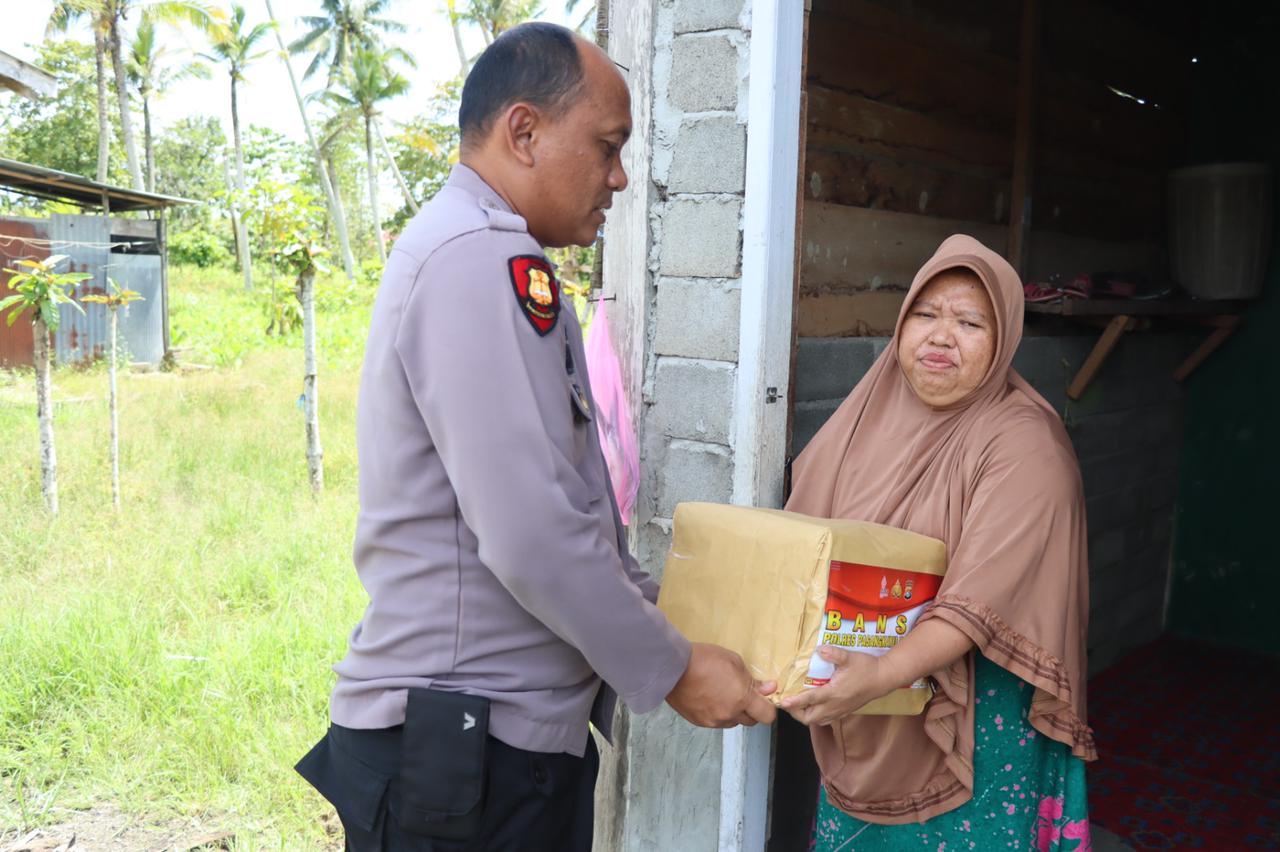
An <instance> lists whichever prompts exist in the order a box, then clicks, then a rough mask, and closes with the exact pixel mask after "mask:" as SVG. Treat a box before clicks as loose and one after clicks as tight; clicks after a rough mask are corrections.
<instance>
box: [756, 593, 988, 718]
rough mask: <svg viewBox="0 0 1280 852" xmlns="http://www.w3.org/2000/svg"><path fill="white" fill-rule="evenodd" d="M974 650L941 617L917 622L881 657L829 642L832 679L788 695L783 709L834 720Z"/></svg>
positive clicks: (826, 651) (825, 651)
mask: <svg viewBox="0 0 1280 852" xmlns="http://www.w3.org/2000/svg"><path fill="white" fill-rule="evenodd" d="M971 650H973V640H971V639H970V638H969V637H968V636H967V635H965V633H964V632H963V631H961V630H960V629H959V628H958V627H954V626H952V625H950V624H948V623H947V622H945V621H943V620H942V619H941V618H933V619H929V620H928V621H923V622H921V623H919V624H917V625H916V626H915V627H913V628H911V631H910V632H909V633H908V634H907V635H906V637H905V638H904V639H903V640H902V641H901V642H899V643H898V644H897V645H896V646H895V647H894V648H893V649H892V650H890V651H889V652H888V653H887V654H885V655H884V656H882V657H873V656H871V655H870V654H859V653H857V652H850V651H846V650H845V649H843V648H837V647H835V646H833V645H824V646H822V647H821V648H819V649H818V653H819V654H820V655H821V656H822V659H824V660H826V661H827V662H829V663H832V664H833V665H835V667H836V673H835V674H834V675H833V676H832V678H831V682H830V683H828V684H827V685H826V686H818V687H814V688H813V689H809V690H806V691H805V692H804V693H802V694H800V695H796V696H793V697H791V698H788V699H786V700H784V701H783V702H782V709H783V710H786V711H787V712H788V713H790V714H791V715H792V716H793V717H795V719H796V721H797V722H801V723H803V724H805V725H830V724H831V723H832V722H834V721H836V720H837V719H841V718H844V717H845V716H848V715H849V714H850V713H852V712H853V711H855V710H857V709H859V708H861V707H863V706H865V705H866V704H867V703H868V702H871V701H874V700H876V699H877V698H879V697H881V696H882V695H888V694H889V693H890V692H892V691H893V690H895V689H897V688H898V687H900V686H907V685H909V684H911V683H914V682H915V681H916V680H917V679H919V678H922V677H924V676H925V675H927V674H930V673H932V672H936V671H938V670H939V669H944V668H946V667H947V666H949V665H951V663H953V662H955V661H956V660H958V659H960V658H961V657H963V656H964V655H965V654H967V653H969V652H970V651H971Z"/></svg>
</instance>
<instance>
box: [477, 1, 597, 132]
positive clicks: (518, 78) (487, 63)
mask: <svg viewBox="0 0 1280 852" xmlns="http://www.w3.org/2000/svg"><path fill="white" fill-rule="evenodd" d="M582 79H583V71H582V57H581V56H579V55H578V45H577V43H576V39H575V37H574V35H573V32H572V31H570V30H569V29H566V28H565V27H562V26H559V25H557V24H548V23H543V22H541V21H535V22H532V23H527V24H521V25H520V26H518V27H512V28H511V29H509V30H507V31H506V32H504V33H503V34H502V35H500V36H498V37H497V38H496V39H494V41H493V44H491V45H489V46H488V47H487V48H485V51H484V53H482V54H480V58H479V59H477V60H476V64H475V65H474V66H473V67H472V68H471V73H470V74H468V75H467V82H466V83H465V84H464V85H463V87H462V104H461V106H460V107H459V108H458V129H459V130H461V131H462V142H463V144H464V145H465V144H467V143H468V142H476V141H479V140H480V139H481V138H482V137H484V136H485V135H486V134H487V133H488V132H489V129H490V128H491V127H492V126H493V122H494V120H495V119H496V118H497V117H498V116H499V115H501V114H502V112H503V111H504V110H506V109H507V107H509V106H511V105H512V104H514V103H516V102H518V101H524V102H525V103H529V104H532V105H533V106H536V107H538V108H539V109H545V110H550V111H553V112H555V111H558V110H562V109H564V108H565V107H566V106H568V105H569V103H570V101H571V100H572V98H573V96H574V95H575V94H576V93H577V91H578V89H579V88H580V87H581V85H582Z"/></svg>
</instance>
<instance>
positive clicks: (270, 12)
mask: <svg viewBox="0 0 1280 852" xmlns="http://www.w3.org/2000/svg"><path fill="white" fill-rule="evenodd" d="M266 4H267V17H268V18H269V19H270V20H271V29H272V30H274V32H275V36H276V44H278V45H279V46H280V61H281V62H283V63H284V67H285V70H287V71H288V72H289V85H290V86H292V88H293V99H294V100H295V101H296V102H297V104H298V113H299V114H300V115H301V116H302V127H303V129H305V130H306V131H307V142H309V143H310V144H311V154H312V156H313V157H315V160H316V172H317V173H318V174H319V175H320V186H321V188H323V189H324V197H325V201H326V202H327V204H328V206H329V216H330V218H331V219H332V220H333V227H334V230H336V231H337V232H338V247H339V248H340V249H341V251H342V268H343V270H344V271H345V272H346V273H347V280H348V281H350V282H352V283H353V284H354V283H355V280H356V265H355V258H353V257H352V255H351V235H350V233H349V232H348V231H347V217H346V214H345V213H344V212H343V209H342V197H341V194H340V193H339V192H338V188H337V186H335V183H336V181H335V180H334V179H333V177H332V175H333V169H332V168H328V169H326V168H325V159H324V156H323V155H322V153H321V151H320V146H319V145H318V144H316V134H315V132H314V131H313V130H312V129H311V120H310V119H309V118H307V107H306V104H305V103H304V102H303V100H302V90H301V89H299V88H298V78H297V76H296V75H295V74H294V73H293V63H292V62H290V61H289V52H288V51H287V50H285V46H284V39H283V38H282V37H281V35H280V25H279V24H278V23H277V22H276V13H275V10H274V9H272V8H271V0H266Z"/></svg>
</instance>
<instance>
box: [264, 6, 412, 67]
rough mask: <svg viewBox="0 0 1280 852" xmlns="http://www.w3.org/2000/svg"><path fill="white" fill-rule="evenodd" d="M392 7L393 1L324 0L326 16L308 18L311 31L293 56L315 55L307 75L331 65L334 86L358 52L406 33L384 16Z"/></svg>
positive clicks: (295, 47) (292, 47)
mask: <svg viewBox="0 0 1280 852" xmlns="http://www.w3.org/2000/svg"><path fill="white" fill-rule="evenodd" d="M390 5H391V0H321V2H320V6H321V9H322V11H323V14H320V15H307V16H304V17H303V18H302V23H303V24H304V25H306V26H307V27H308V28H309V29H308V30H307V32H306V33H304V34H303V35H302V37H301V38H299V39H298V40H297V41H295V42H294V43H293V44H291V45H289V50H290V51H291V52H293V53H312V52H314V53H315V56H314V57H313V58H312V60H311V64H309V65H308V66H307V70H306V72H305V73H304V75H303V76H304V77H308V78H309V77H311V76H312V75H314V74H315V73H316V72H317V71H318V70H320V69H321V68H323V67H325V66H328V74H329V85H330V86H332V85H333V83H334V82H335V81H336V80H337V79H338V78H339V77H340V76H341V74H342V70H343V69H344V68H346V67H347V64H348V62H349V61H350V57H351V55H352V54H353V53H354V52H355V51H356V50H359V49H360V48H377V47H378V46H379V44H380V40H381V38H382V36H383V35H385V34H388V33H403V32H405V29H406V28H405V25H404V24H402V23H400V22H399V21H396V20H393V19H391V18H386V17H383V13H384V12H386V11H387V8H388V7H389V6H390Z"/></svg>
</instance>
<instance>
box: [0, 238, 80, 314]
mask: <svg viewBox="0 0 1280 852" xmlns="http://www.w3.org/2000/svg"><path fill="white" fill-rule="evenodd" d="M66 259H67V257H66V255H62V254H55V255H50V256H49V257H47V258H45V259H44V260H19V261H18V262H17V265H18V266H21V267H22V270H21V271H19V270H16V269H7V268H6V269H5V272H7V273H9V274H10V276H11V277H10V278H9V288H10V289H12V290H13V291H14V292H13V294H12V295H10V296H6V297H5V298H3V299H0V314H3V313H4V312H5V311H8V312H9V318H8V320H7V322H8V324H9V325H13V324H14V322H15V321H16V320H17V319H18V317H19V316H21V315H22V312H23V311H31V316H32V321H34V319H35V317H37V316H38V317H39V318H40V319H42V320H44V324H45V325H47V326H48V327H49V331H57V330H58V319H59V317H58V305H71V306H72V307H73V308H75V309H76V310H77V311H79V312H80V313H84V308H82V307H80V305H79V304H77V303H76V301H75V300H74V299H72V298H71V296H70V294H69V293H68V292H67V291H68V290H69V289H70V288H71V287H73V286H75V285H76V284H78V283H79V282H81V281H85V280H87V279H89V278H92V277H93V275H92V273H89V272H54V270H55V269H57V268H58V265H59V264H61V263H62V261H64V260H66Z"/></svg>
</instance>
